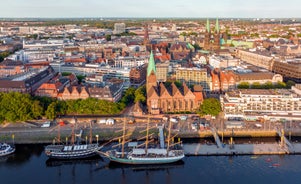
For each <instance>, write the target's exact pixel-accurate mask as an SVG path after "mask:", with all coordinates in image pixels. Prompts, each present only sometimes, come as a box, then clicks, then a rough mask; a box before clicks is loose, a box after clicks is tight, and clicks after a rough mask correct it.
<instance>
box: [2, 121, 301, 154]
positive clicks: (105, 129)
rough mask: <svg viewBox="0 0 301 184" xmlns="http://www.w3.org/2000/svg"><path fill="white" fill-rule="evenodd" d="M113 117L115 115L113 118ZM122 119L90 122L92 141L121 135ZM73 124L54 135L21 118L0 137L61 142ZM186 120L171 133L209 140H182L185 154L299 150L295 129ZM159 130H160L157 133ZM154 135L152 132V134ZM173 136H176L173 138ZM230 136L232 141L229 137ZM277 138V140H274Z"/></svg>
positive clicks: (139, 125) (138, 126)
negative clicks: (195, 124)
mask: <svg viewBox="0 0 301 184" xmlns="http://www.w3.org/2000/svg"><path fill="white" fill-rule="evenodd" d="M115 119H116V118H115ZM122 121H123V119H121V118H119V119H117V120H116V123H115V124H114V125H105V124H99V123H94V124H93V141H94V142H96V141H99V142H100V143H103V142H107V141H110V140H112V139H113V138H116V137H118V136H120V135H121V132H120V130H121V129H122V127H123V123H122ZM167 123H168V122H165V123H164V122H163V121H153V122H152V126H153V127H156V126H159V125H160V126H161V125H164V126H165V127H166V126H167ZM89 124H90V122H89V121H88V120H87V121H81V122H79V123H78V124H77V125H76V126H77V129H81V130H83V134H82V142H83V143H84V142H85V141H87V139H88V134H89V130H90V127H89ZM73 126H75V125H74V124H73V123H70V122H69V123H66V124H65V125H64V126H61V127H60V135H58V126H57V125H55V124H52V126H51V127H47V128H42V127H41V122H40V123H37V122H23V123H10V124H4V125H1V128H0V139H1V141H2V142H3V141H4V142H9V143H15V144H50V143H53V142H54V140H55V139H56V140H57V138H58V136H60V138H61V141H62V142H68V141H70V135H71V129H72V127H73ZM127 126H128V129H129V131H130V132H131V136H130V138H131V139H138V138H141V137H143V136H141V135H140V134H139V132H141V130H144V129H145V128H146V127H145V126H146V123H143V122H142V121H141V122H136V123H133V124H128V125H127ZM189 126H190V123H189V122H186V121H182V122H179V123H177V124H173V126H172V134H173V135H174V136H176V137H177V138H182V139H191V138H193V139H200V138H201V139H207V138H209V139H211V140H214V141H213V142H206V143H185V141H184V144H183V147H184V151H185V154H186V155H253V154H254V155H267V154H301V143H296V142H291V141H290V139H288V136H300V135H301V131H300V130H299V129H295V130H290V131H285V132H284V135H285V136H282V133H281V131H277V129H273V130H264V129H257V130H254V129H235V130H234V129H232V130H231V129H225V130H217V129H216V128H215V127H214V126H211V127H210V128H207V129H204V130H199V131H196V130H192V129H191V128H190V127H189ZM154 133H155V134H154V135H158V134H159V130H158V129H154ZM161 134H162V133H161ZM155 137H156V136H155ZM262 137H264V138H266V137H272V138H275V141H274V142H262V141H259V142H255V143H254V142H243V143H242V142H241V141H237V140H239V139H243V138H262ZM175 140H176V139H175ZM231 140H232V141H231ZM276 140H279V141H276Z"/></svg>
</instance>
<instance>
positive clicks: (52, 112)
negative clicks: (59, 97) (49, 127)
mask: <svg viewBox="0 0 301 184" xmlns="http://www.w3.org/2000/svg"><path fill="white" fill-rule="evenodd" d="M45 115H46V117H47V119H54V118H55V117H56V102H52V103H51V104H50V105H49V106H48V108H47V110H46V112H45Z"/></svg>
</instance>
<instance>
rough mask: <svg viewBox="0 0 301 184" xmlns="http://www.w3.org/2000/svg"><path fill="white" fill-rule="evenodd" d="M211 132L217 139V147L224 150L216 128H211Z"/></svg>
mask: <svg viewBox="0 0 301 184" xmlns="http://www.w3.org/2000/svg"><path fill="white" fill-rule="evenodd" d="M211 132H212V135H213V137H214V139H215V142H216V144H217V147H219V148H223V145H222V142H221V140H220V139H219V136H218V134H217V132H216V130H215V129H214V128H211Z"/></svg>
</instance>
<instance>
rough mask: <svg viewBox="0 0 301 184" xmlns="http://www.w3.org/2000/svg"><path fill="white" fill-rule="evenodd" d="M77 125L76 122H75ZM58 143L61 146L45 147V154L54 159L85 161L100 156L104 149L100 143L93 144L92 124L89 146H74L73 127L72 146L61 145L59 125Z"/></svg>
mask: <svg viewBox="0 0 301 184" xmlns="http://www.w3.org/2000/svg"><path fill="white" fill-rule="evenodd" d="M75 123H76V122H75ZM58 129H59V131H58V132H59V133H58V141H59V144H52V145H48V146H46V147H45V154H46V155H47V156H48V157H49V158H53V159H83V158H90V157H93V156H96V155H98V151H99V150H100V149H101V148H102V146H99V145H98V143H96V144H93V143H92V124H90V139H89V144H88V143H87V144H79V141H77V144H74V139H75V133H74V126H73V127H72V134H71V145H64V144H60V125H58Z"/></svg>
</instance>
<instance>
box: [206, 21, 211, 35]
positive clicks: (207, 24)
mask: <svg viewBox="0 0 301 184" xmlns="http://www.w3.org/2000/svg"><path fill="white" fill-rule="evenodd" d="M206 31H207V32H208V33H210V22H209V19H207V23H206Z"/></svg>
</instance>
